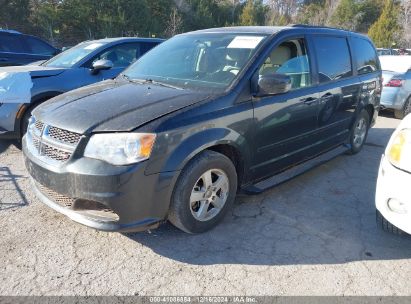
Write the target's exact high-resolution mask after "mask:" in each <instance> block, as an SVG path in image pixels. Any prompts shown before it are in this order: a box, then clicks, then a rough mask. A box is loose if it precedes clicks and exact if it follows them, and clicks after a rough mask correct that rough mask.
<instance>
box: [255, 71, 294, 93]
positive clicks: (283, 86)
mask: <svg viewBox="0 0 411 304" xmlns="http://www.w3.org/2000/svg"><path fill="white" fill-rule="evenodd" d="M254 82H255V84H254V90H253V91H254V92H255V96H257V97H262V96H270V95H276V94H282V93H287V92H288V91H290V90H291V77H290V76H288V75H285V74H270V75H257V76H256V77H255V80H254Z"/></svg>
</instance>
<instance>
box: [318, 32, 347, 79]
mask: <svg viewBox="0 0 411 304" xmlns="http://www.w3.org/2000/svg"><path fill="white" fill-rule="evenodd" d="M313 42H314V46H315V51H316V58H317V63H318V74H319V75H318V76H319V81H320V83H325V82H329V81H333V80H339V79H343V78H346V77H350V76H352V75H353V73H352V68H351V56H350V50H349V48H348V42H347V39H346V38H345V37H332V36H313Z"/></svg>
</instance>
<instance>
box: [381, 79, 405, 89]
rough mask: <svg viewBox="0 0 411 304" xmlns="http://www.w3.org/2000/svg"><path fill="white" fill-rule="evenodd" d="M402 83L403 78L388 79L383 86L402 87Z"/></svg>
mask: <svg viewBox="0 0 411 304" xmlns="http://www.w3.org/2000/svg"><path fill="white" fill-rule="evenodd" d="M403 84H404V80H403V79H391V80H390V81H388V82H387V83H386V84H385V86H386V87H395V88H399V87H402V86H403Z"/></svg>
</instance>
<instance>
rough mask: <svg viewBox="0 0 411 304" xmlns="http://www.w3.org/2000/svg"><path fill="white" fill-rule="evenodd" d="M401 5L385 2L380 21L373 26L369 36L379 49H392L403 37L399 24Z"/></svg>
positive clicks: (391, 0) (392, 0)
mask: <svg viewBox="0 0 411 304" xmlns="http://www.w3.org/2000/svg"><path fill="white" fill-rule="evenodd" d="M399 9H400V7H399V3H398V2H395V1H394V0H385V2H384V8H383V10H382V13H381V15H380V17H379V18H378V20H377V21H376V22H375V23H374V24H373V25H372V26H371V28H370V30H369V31H368V35H369V36H370V38H371V39H372V40H373V41H374V43H375V44H376V46H378V47H392V46H393V45H394V44H396V43H397V42H398V41H399V39H400V35H401V27H400V26H399V24H398V15H399Z"/></svg>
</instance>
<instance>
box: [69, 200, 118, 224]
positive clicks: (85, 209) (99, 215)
mask: <svg viewBox="0 0 411 304" xmlns="http://www.w3.org/2000/svg"><path fill="white" fill-rule="evenodd" d="M73 210H75V211H77V212H80V213H82V214H84V215H88V216H91V217H93V218H96V219H98V220H103V221H113V222H116V221H118V220H119V219H120V217H119V216H118V214H117V213H115V212H114V211H113V210H112V209H110V208H109V207H107V206H105V205H103V204H102V203H99V202H95V201H90V200H84V199H77V200H76V201H75V202H74V205H73Z"/></svg>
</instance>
